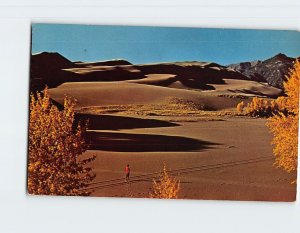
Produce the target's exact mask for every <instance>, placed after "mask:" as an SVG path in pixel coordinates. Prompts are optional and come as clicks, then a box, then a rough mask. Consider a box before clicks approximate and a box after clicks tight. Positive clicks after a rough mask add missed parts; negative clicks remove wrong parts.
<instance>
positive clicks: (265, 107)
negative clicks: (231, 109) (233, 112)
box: [237, 96, 287, 117]
mask: <svg viewBox="0 0 300 233" xmlns="http://www.w3.org/2000/svg"><path fill="white" fill-rule="evenodd" d="M237 112H238V114H242V113H244V114H245V115H248V116H252V117H271V116H273V115H274V114H277V113H278V112H281V113H284V114H285V115H287V109H286V98H285V97H282V96H281V97H278V98H277V99H276V100H272V99H266V98H258V97H254V98H253V99H252V101H251V102H250V103H248V104H247V106H246V107H245V106H244V102H241V103H239V104H238V105H237Z"/></svg>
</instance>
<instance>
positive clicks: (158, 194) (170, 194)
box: [150, 165, 180, 199]
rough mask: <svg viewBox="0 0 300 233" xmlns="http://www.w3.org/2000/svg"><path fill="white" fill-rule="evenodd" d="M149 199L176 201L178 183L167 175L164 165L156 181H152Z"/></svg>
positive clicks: (178, 188)
mask: <svg viewBox="0 0 300 233" xmlns="http://www.w3.org/2000/svg"><path fill="white" fill-rule="evenodd" d="M152 189H153V190H152V193H150V197H151V198H161V199H177V198H178V193H179V190H180V181H179V180H177V179H176V178H175V177H172V176H170V175H169V174H168V172H167V169H166V165H164V168H163V171H162V172H161V173H160V175H159V177H158V179H156V180H155V179H154V180H153V188H152Z"/></svg>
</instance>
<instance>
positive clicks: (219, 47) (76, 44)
mask: <svg viewBox="0 0 300 233" xmlns="http://www.w3.org/2000/svg"><path fill="white" fill-rule="evenodd" d="M44 51H47V52H58V53H60V54H62V55H63V56H65V57H66V58H68V59H70V60H71V61H101V60H109V59H126V60H128V61H130V62H132V63H135V64H141V63H155V62H168V61H213V62H217V63H219V64H222V65H226V64H230V63H235V62H241V61H251V60H258V59H260V60H263V59H266V58H269V57H272V56H274V55H275V54H277V53H284V54H286V55H288V56H291V57H298V56H300V32H297V31H282V30H240V29H202V28H176V27H133V26H98V25H97V26H96V25H70V24H69V25H68V24H33V25H32V53H33V54H35V53H39V52H44Z"/></svg>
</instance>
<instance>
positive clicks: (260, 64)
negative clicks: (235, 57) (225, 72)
mask: <svg viewBox="0 0 300 233" xmlns="http://www.w3.org/2000/svg"><path fill="white" fill-rule="evenodd" d="M295 60H296V58H291V57H288V56H286V55H285V54H282V53H279V54H277V55H275V56H274V57H271V58H269V59H267V60H264V61H259V60H258V61H252V62H241V63H237V64H231V65H228V66H227V67H228V68H231V69H233V70H235V71H238V72H240V73H241V74H243V75H245V76H246V77H248V78H249V79H250V80H253V81H258V82H266V83H268V84H269V85H271V86H273V87H277V88H281V89H282V88H283V82H284V80H285V75H287V74H288V72H289V69H290V68H292V66H293V63H294V62H295Z"/></svg>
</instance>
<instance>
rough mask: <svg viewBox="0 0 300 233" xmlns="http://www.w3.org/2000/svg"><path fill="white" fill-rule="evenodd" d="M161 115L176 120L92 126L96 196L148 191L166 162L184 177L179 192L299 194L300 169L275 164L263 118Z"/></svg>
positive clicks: (273, 197) (233, 196) (242, 196)
mask: <svg viewBox="0 0 300 233" xmlns="http://www.w3.org/2000/svg"><path fill="white" fill-rule="evenodd" d="M156 119H159V120H165V121H170V120H172V121H176V122H174V125H164V126H166V127H159V125H157V126H158V127H157V126H153V125H149V126H148V127H149V128H138V127H136V126H135V127H134V126H132V127H130V124H129V125H128V122H129V121H128V119H127V120H126V121H125V122H124V124H126V125H127V126H126V127H125V126H124V127H122V120H123V119H122V118H120V119H119V120H118V122H119V126H118V127H115V128H114V129H113V130H109V127H108V128H107V129H106V130H93V129H92V131H93V133H92V137H93V140H94V141H93V143H94V149H97V150H90V151H87V152H86V154H87V155H96V156H97V157H96V160H95V162H94V164H93V167H94V169H95V172H96V175H97V177H96V179H95V181H94V184H92V185H91V186H92V187H94V191H93V193H92V196H101V197H105V196H109V197H148V196H149V192H150V190H151V186H152V179H153V177H156V176H157V172H159V171H160V170H161V169H162V167H163V164H164V163H165V164H166V165H167V167H168V168H169V169H172V171H173V172H171V173H172V174H173V175H175V176H177V177H178V178H179V179H180V181H181V190H180V194H179V197H180V198H185V199H217V200H257V201H293V200H295V196H296V186H295V185H291V184H290V182H291V180H293V179H295V174H287V173H285V172H283V171H282V170H280V169H277V168H276V167H274V166H273V163H274V158H273V155H272V146H271V145H270V141H271V135H270V134H269V132H268V129H267V127H266V126H265V120H264V119H250V118H242V117H225V118H224V117H223V118H222V119H220V120H214V121H207V120H201V119H195V121H196V122H192V120H190V121H188V122H186V120H182V118H180V117H178V118H176V117H172V119H170V117H156ZM132 120H133V121H134V120H135V118H132ZM148 122H149V121H148ZM141 125H144V126H145V127H147V124H146V123H145V124H141ZM122 128H123V129H122ZM95 145H96V146H95ZM257 158H260V159H257ZM127 163H129V164H130V166H131V169H132V174H131V176H132V182H130V183H129V184H126V183H125V182H124V179H123V178H124V174H123V169H124V167H125V165H126V164H127ZM187 168H188V169H187ZM176 169H179V170H176Z"/></svg>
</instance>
